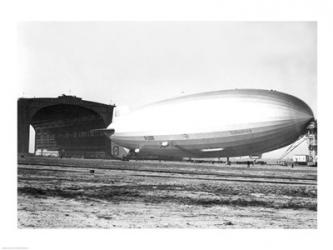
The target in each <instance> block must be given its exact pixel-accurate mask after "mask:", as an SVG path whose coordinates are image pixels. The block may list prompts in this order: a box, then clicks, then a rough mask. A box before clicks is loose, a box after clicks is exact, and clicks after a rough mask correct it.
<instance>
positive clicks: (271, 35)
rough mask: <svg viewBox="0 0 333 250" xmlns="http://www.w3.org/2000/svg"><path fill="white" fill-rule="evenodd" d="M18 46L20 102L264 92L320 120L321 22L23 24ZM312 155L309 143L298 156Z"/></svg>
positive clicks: (137, 102)
mask: <svg viewBox="0 0 333 250" xmlns="http://www.w3.org/2000/svg"><path fill="white" fill-rule="evenodd" d="M18 46H19V48H18V62H19V72H20V75H19V83H20V90H21V91H22V92H21V93H20V97H22V96H23V97H57V96H59V95H62V94H68V95H69V94H70V95H76V96H78V97H81V98H83V99H85V100H90V101H96V102H101V103H106V104H116V105H117V106H118V107H121V106H129V107H130V108H132V107H137V106H141V105H144V104H147V103H151V102H155V101H159V100H162V99H166V98H172V97H175V96H181V95H186V94H192V93H198V92H204V91H214V90H223V89H234V88H263V89H274V90H278V91H282V92H286V93H288V94H292V95H295V96H297V97H299V98H301V99H302V100H304V101H305V102H306V103H307V104H308V105H309V106H310V107H311V108H312V110H313V111H314V114H315V115H316V114H317V25H316V23H315V22H24V23H20V24H19V26H18ZM284 150H285V149H282V150H278V151H275V152H272V153H270V154H266V156H267V157H278V156H279V155H281V154H282V153H283V152H284ZM306 152H307V151H306V144H304V145H302V146H301V147H300V148H298V149H297V150H296V151H294V152H293V153H295V154H296V153H306Z"/></svg>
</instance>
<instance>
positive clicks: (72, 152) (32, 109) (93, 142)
mask: <svg viewBox="0 0 333 250" xmlns="http://www.w3.org/2000/svg"><path fill="white" fill-rule="evenodd" d="M113 109H114V106H113V105H106V104H102V103H96V102H90V101H85V100H82V99H81V98H78V97H75V96H66V95H62V96H59V97H58V98H20V99H19V100H18V153H19V154H25V153H28V152H29V130H30V129H29V126H30V125H31V126H32V127H33V128H34V129H35V132H36V134H35V154H38V155H55V156H67V157H69V156H73V157H86V158H105V157H109V156H110V152H111V151H110V150H111V149H110V146H111V145H110V140H109V139H108V138H107V137H106V136H105V135H104V134H103V133H100V132H98V131H94V129H99V128H106V127H107V126H108V125H109V124H110V123H111V122H112V114H113Z"/></svg>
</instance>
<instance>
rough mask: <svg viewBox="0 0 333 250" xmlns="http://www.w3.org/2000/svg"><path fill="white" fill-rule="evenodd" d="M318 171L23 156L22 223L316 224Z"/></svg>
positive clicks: (116, 225)
mask: <svg viewBox="0 0 333 250" xmlns="http://www.w3.org/2000/svg"><path fill="white" fill-rule="evenodd" d="M316 211H317V170H316V168H310V167H295V168H290V167H282V166H267V165H262V166H251V167H250V168H247V167H246V166H244V165H232V166H226V165H222V164H218V165H217V164H214V165H213V164H197V163H180V162H157V161H155V162H154V161H129V162H123V161H112V160H86V159H55V158H38V157H32V158H23V159H19V164H18V227H19V228H89V227H92V228H316V227H317V212H316Z"/></svg>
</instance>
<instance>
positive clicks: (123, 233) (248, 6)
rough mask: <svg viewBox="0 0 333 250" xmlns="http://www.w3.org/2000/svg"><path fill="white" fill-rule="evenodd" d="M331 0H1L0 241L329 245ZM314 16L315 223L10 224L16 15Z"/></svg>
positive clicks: (93, 245)
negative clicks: (168, 226)
mask: <svg viewBox="0 0 333 250" xmlns="http://www.w3.org/2000/svg"><path fill="white" fill-rule="evenodd" d="M328 5H330V3H329V1H318V0H317V1H314V0H313V1H309V0H294V1H292V0H288V1H287V0H279V1H273V0H259V1H246V0H244V1H240V0H233V1H228V2H227V1H217V0H216V1H210V0H206V1H197V0H192V1H180V0H169V1H156V0H155V1H153V0H143V1H137V0H122V1H98V0H95V1H86V0H83V1H69V0H58V1H46V0H38V1H6V2H5V3H4V1H2V2H1V4H0V17H1V33H0V34H1V39H0V40H1V46H0V49H1V51H0V55H1V56H0V57H1V58H0V60H1V65H0V66H1V67H0V69H2V70H1V71H0V72H1V76H0V77H1V86H2V88H1V93H2V96H1V117H2V119H1V132H2V135H3V136H2V140H1V141H2V143H1V155H2V156H3V157H2V159H3V161H2V162H1V163H2V164H1V172H0V177H1V182H0V185H1V189H0V190H1V198H2V199H1V206H0V207H1V213H0V215H1V217H0V224H1V233H0V247H13V246H17V247H28V249H78V248H80V249H81V248H83V249H118V248H128V249H137V248H145V249H168V250H169V249H178V248H183V249H190V248H191V249H192V248H195V249H211V248H214V249H215V248H224V249H230V248H232V249H235V248H239V249H241V248H242V249H252V248H255V249H279V250H281V249H291V248H293V249H321V248H325V249H328V248H329V247H330V246H332V243H331V242H332V241H331V240H330V238H329V237H330V236H331V232H330V229H331V223H330V222H332V221H333V220H332V211H333V210H332V194H331V191H332V190H333V188H332V184H331V183H332V180H331V178H332V167H331V166H330V159H331V158H332V157H330V151H329V150H330V146H329V145H330V144H331V143H332V142H333V140H332V132H331V130H332V122H331V121H332V119H331V117H332V107H333V105H332V99H333V98H332V87H331V85H332V84H333V81H332V63H331V61H332V58H333V57H332V45H333V39H332V30H333V29H332V17H330V16H332V13H331V12H330V10H332V6H331V8H329V6H328ZM90 20H95V21H98V20H103V21H109V20H135V21H152V20H160V21H162V20H163V21H167V20H173V21H175V20H177V21H180V20H181V21H184V20H189V21H193V20H195V21H207V20H210V21H216V20H221V21H225V20H228V21H318V59H319V60H318V83H319V84H318V97H319V98H318V100H319V101H318V102H319V103H318V104H319V105H318V121H319V212H318V214H319V216H318V218H319V222H318V226H319V228H318V229H317V230H175V229H173V230H157V229H155V230H119V229H118V230H96V229H93V230H88V229H87V230H76V229H73V230H47V229H45V230H40V229H37V230H23V229H20V230H19V229H17V228H16V222H17V218H16V202H17V201H16V134H17V130H16V101H17V98H18V97H19V96H20V86H18V85H17V84H16V83H17V81H16V76H17V71H16V23H17V22H19V21H90Z"/></svg>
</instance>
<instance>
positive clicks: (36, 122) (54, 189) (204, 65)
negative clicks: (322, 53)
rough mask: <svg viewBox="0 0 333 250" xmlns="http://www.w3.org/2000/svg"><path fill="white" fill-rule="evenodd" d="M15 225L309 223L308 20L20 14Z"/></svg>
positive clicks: (311, 30)
mask: <svg viewBox="0 0 333 250" xmlns="http://www.w3.org/2000/svg"><path fill="white" fill-rule="evenodd" d="M18 44H19V50H18V52H19V55H18V56H19V57H18V58H19V66H20V76H19V80H20V81H21V83H22V86H23V87H22V90H21V93H22V94H21V96H20V97H19V98H18V100H17V107H18V113H17V116H18V118H17V122H18V124H17V126H18V130H17V131H18V137H17V140H18V142H17V143H18V144H17V146H18V147H17V150H18V170H17V182H18V183H17V192H18V196H17V203H18V207H17V215H18V216H17V225H18V228H22V229H24V228H219V229H231V228H232V229H235V228H236V229H245V228H255V229H259V228H260V229H263V228H264V229H274V228H280V229H296V228H298V229H315V228H317V168H318V164H317V124H318V123H319V124H320V120H319V121H318V120H317V23H316V22H312V21H311V22H310V21H308V22H305V21H304V22H222V21H219V22H194V21H193V22H176V21H175V22H171V21H170V22H129V21H128V22H21V23H19V25H18Z"/></svg>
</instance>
